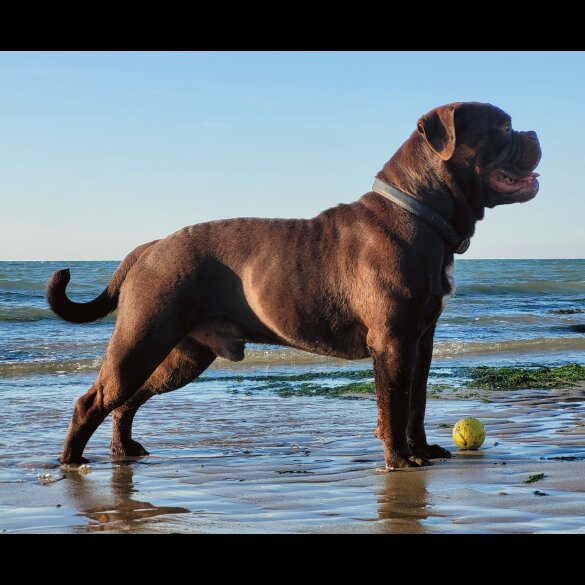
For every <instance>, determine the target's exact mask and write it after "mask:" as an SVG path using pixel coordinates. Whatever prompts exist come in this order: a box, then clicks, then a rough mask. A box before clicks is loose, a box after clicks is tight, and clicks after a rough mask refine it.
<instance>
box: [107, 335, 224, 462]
mask: <svg viewBox="0 0 585 585" xmlns="http://www.w3.org/2000/svg"><path fill="white" fill-rule="evenodd" d="M215 358H216V355H215V353H213V352H212V351H211V350H210V349H208V348H207V347H205V346H204V345H202V344H200V343H198V342H197V341H196V340H195V339H193V338H192V337H190V336H187V337H185V338H184V339H183V340H182V341H181V342H180V343H179V344H178V345H177V346H176V347H175V348H174V349H173V350H172V351H171V353H169V355H168V356H167V357H166V358H165V360H164V361H163V362H162V363H161V364H160V365H159V366H158V368H157V369H156V370H155V371H154V372H153V373H152V375H151V376H150V378H149V379H148V380H147V381H146V383H145V384H144V385H143V386H142V388H140V390H138V392H136V394H134V395H133V396H132V397H131V398H130V399H129V400H128V401H127V402H126V403H125V404H123V405H122V406H119V407H118V408H117V409H116V410H114V412H112V444H111V446H110V449H111V451H112V454H113V455H115V456H116V457H136V456H140V455H148V451H146V449H145V448H144V447H143V446H142V445H141V444H140V443H138V442H137V441H134V440H133V439H132V423H133V421H134V416H135V415H136V412H137V410H138V409H139V408H140V407H141V406H142V405H143V404H144V403H145V402H146V401H147V400H148V399H149V398H152V397H153V396H154V395H156V394H164V393H165V392H171V391H173V390H177V389H179V388H182V387H183V386H185V385H186V384H188V383H189V382H192V381H193V380H194V379H195V378H196V377H197V376H199V374H201V373H202V372H203V371H205V370H206V369H207V368H208V367H209V365H210V364H211V363H212V362H213V360H214V359H215Z"/></svg>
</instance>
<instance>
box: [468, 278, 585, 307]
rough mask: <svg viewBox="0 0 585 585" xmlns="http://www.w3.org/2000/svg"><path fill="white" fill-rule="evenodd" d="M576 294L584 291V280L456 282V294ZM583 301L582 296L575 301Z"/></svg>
mask: <svg viewBox="0 0 585 585" xmlns="http://www.w3.org/2000/svg"><path fill="white" fill-rule="evenodd" d="M535 293H537V294H552V293H557V294H578V295H581V297H582V296H583V294H584V293H585V281H583V280H573V281H557V280H530V281H524V282H512V281H506V282H502V281H497V282H494V283H473V284H462V283H457V292H456V295H457V296H467V295H474V294H482V295H486V296H494V295H510V294H530V295H534V294H535ZM579 301H580V302H583V298H579V299H576V302H579Z"/></svg>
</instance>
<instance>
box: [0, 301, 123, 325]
mask: <svg viewBox="0 0 585 585" xmlns="http://www.w3.org/2000/svg"><path fill="white" fill-rule="evenodd" d="M46 319H59V317H57V316H56V315H55V313H53V311H51V309H50V308H49V307H46V308H44V307H31V306H28V307H27V306H22V305H20V306H18V305H17V306H12V307H11V306H9V305H8V306H7V305H4V306H3V307H0V322H2V321H18V322H31V321H44V320H46ZM115 320H116V317H115V313H114V314H112V315H108V316H106V317H104V318H103V319H100V321H107V322H110V321H115Z"/></svg>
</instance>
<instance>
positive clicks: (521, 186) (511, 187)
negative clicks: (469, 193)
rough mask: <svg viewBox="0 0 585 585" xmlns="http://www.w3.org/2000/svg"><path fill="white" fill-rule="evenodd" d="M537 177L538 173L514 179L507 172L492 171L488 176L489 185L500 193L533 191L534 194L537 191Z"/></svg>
mask: <svg viewBox="0 0 585 585" xmlns="http://www.w3.org/2000/svg"><path fill="white" fill-rule="evenodd" d="M539 176H540V175H539V174H538V173H535V172H531V173H528V174H527V175H525V176H520V177H518V176H516V177H515V176H513V174H511V173H510V172H509V171H503V170H501V169H494V170H493V171H492V172H491V173H490V176H489V185H490V187H491V188H492V189H494V190H495V191H499V192H500V193H516V192H519V191H523V192H524V191H525V192H532V191H534V192H535V193H536V191H537V190H538V181H537V180H536V178H537V177H539Z"/></svg>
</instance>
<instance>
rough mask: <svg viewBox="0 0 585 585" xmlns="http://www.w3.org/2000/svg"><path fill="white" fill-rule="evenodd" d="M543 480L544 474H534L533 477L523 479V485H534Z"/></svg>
mask: <svg viewBox="0 0 585 585" xmlns="http://www.w3.org/2000/svg"><path fill="white" fill-rule="evenodd" d="M543 478H544V473H535V474H534V475H529V476H528V479H525V480H524V482H523V483H534V482H535V481H538V480H540V479H543Z"/></svg>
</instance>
